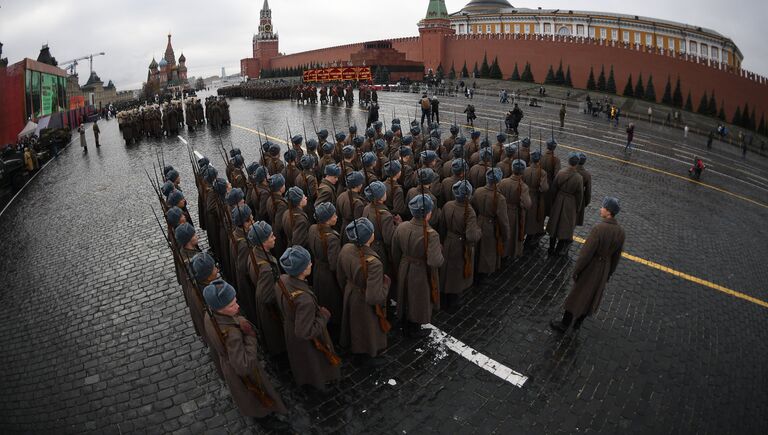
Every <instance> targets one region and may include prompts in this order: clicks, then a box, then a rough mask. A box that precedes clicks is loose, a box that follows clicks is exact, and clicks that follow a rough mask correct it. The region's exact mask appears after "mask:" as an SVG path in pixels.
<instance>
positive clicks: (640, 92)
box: [635, 73, 645, 98]
mask: <svg viewBox="0 0 768 435" xmlns="http://www.w3.org/2000/svg"><path fill="white" fill-rule="evenodd" d="M643 97H645V85H643V73H640V75H639V76H638V77H637V85H635V98H643Z"/></svg>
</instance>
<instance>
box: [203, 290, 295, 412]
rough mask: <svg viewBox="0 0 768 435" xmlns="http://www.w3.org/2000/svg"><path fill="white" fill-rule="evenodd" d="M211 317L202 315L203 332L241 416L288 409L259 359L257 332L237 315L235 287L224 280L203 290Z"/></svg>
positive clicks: (238, 307)
mask: <svg viewBox="0 0 768 435" xmlns="http://www.w3.org/2000/svg"><path fill="white" fill-rule="evenodd" d="M203 295H204V297H205V302H206V304H207V305H208V306H209V307H210V308H211V310H212V311H213V317H211V316H209V315H208V313H206V314H205V333H206V337H207V339H208V342H209V343H211V347H212V348H213V349H214V350H215V351H216V353H217V354H218V360H219V363H220V367H221V371H222V372H223V374H224V379H225V380H226V382H227V386H229V392H230V394H232V399H233V400H234V402H235V405H237V409H238V410H239V411H240V413H241V414H242V415H244V416H248V417H256V418H261V417H265V416H267V415H269V414H272V413H280V414H285V413H287V412H288V410H287V409H286V408H285V404H283V401H282V399H281V397H280V395H279V394H278V393H277V391H276V390H275V388H274V387H273V386H272V382H270V380H269V378H268V377H267V373H266V371H265V370H264V368H263V367H262V365H261V362H260V361H259V355H258V353H259V352H258V341H257V340H256V331H255V330H254V328H253V326H252V324H251V322H249V321H248V320H247V319H246V318H244V317H242V316H240V315H239V310H240V306H239V305H238V301H237V298H236V295H235V289H234V288H233V287H232V286H231V285H229V284H228V283H226V282H225V281H223V280H217V281H214V282H212V283H211V284H210V285H209V286H207V287H205V290H204V291H203Z"/></svg>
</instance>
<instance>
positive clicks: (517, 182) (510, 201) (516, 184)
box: [498, 159, 531, 258]
mask: <svg viewBox="0 0 768 435" xmlns="http://www.w3.org/2000/svg"><path fill="white" fill-rule="evenodd" d="M523 171H525V162H524V161H522V160H519V159H517V160H515V161H513V162H512V176H511V177H510V178H505V179H503V180H501V182H500V183H499V186H498V188H499V193H501V194H502V195H504V199H505V201H506V202H507V216H509V235H510V237H509V239H508V240H507V243H506V244H505V247H506V249H505V251H504V254H505V255H504V256H505V257H510V256H511V257H513V258H517V257H522V255H523V240H525V214H526V213H527V212H528V209H529V208H530V207H531V196H530V195H529V193H528V186H527V185H526V184H525V183H524V182H523V179H522V176H523Z"/></svg>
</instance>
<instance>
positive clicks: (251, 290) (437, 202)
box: [148, 90, 624, 417]
mask: <svg viewBox="0 0 768 435" xmlns="http://www.w3.org/2000/svg"><path fill="white" fill-rule="evenodd" d="M321 91H322V90H321ZM313 124H314V123H313ZM406 125H407V124H406ZM407 128H408V132H409V133H410V134H407V135H405V134H404V132H403V126H402V125H401V121H400V120H399V119H394V120H392V125H391V126H390V128H389V129H386V130H385V129H384V125H383V123H382V122H379V121H375V122H373V123H372V125H371V127H370V128H367V129H366V130H365V131H364V132H363V134H362V135H359V134H358V132H357V127H356V126H349V129H348V133H347V132H338V131H335V126H334V131H333V132H332V133H333V134H331V132H329V131H328V130H325V129H322V130H319V131H316V136H317V139H314V138H313V139H309V140H308V141H306V143H304V140H305V138H304V137H302V136H301V135H296V136H293V137H291V138H290V141H289V142H290V144H289V145H288V150H287V151H283V149H282V148H281V146H280V145H278V144H276V143H272V142H269V141H266V142H264V143H261V144H260V155H259V157H258V159H257V160H256V161H253V162H251V163H246V161H245V158H244V156H243V155H242V153H241V152H240V150H239V149H237V148H233V149H230V150H228V151H227V150H222V157H223V160H224V161H225V162H226V166H225V168H223V171H222V173H220V172H219V170H218V169H217V168H216V167H215V166H214V165H213V164H212V163H211V162H210V160H209V159H208V158H206V157H202V156H199V155H198V156H195V157H192V156H193V154H192V152H191V150H190V160H191V162H192V166H193V169H194V180H195V184H196V186H197V192H198V194H197V201H198V210H199V223H200V228H201V229H203V230H205V231H206V232H207V240H208V243H209V249H208V250H207V251H205V252H204V251H202V250H201V249H200V247H199V243H198V240H197V232H196V229H195V227H194V226H193V225H194V224H193V222H192V218H191V216H190V214H189V212H188V211H187V206H186V205H187V203H186V199H185V197H184V193H182V192H183V191H182V188H181V184H180V175H179V173H178V172H177V171H176V170H174V169H173V168H171V167H165V168H163V171H162V173H163V183H162V185H161V186H159V187H158V189H157V194H158V199H159V200H160V203H161V204H162V207H163V210H164V212H165V216H166V221H167V225H168V233H169V235H170V237H169V238H168V242H169V246H170V247H171V248H172V250H173V252H174V258H175V263H176V271H177V274H178V278H179V282H180V283H181V284H182V287H183V290H184V295H185V299H186V301H187V304H188V306H189V310H190V315H191V318H192V321H193V324H194V326H195V330H196V331H197V334H198V335H200V336H201V337H202V338H203V339H204V341H205V342H206V343H207V345H208V346H209V348H210V349H211V356H212V358H213V359H214V361H215V363H216V367H217V369H218V371H219V374H221V375H222V376H223V378H224V379H225V380H226V382H227V383H228V385H229V387H230V390H231V392H232V396H233V398H234V400H235V402H236V404H237V406H238V408H239V409H240V411H241V412H242V413H243V414H245V415H249V416H255V417H262V416H265V415H267V414H269V413H273V412H274V413H283V412H285V411H286V407H285V404H284V403H283V402H282V400H281V399H280V397H279V395H278V393H277V392H276V391H275V389H274V388H273V387H272V384H271V382H270V380H269V378H268V377H267V375H266V372H265V371H264V368H263V367H262V365H261V362H260V360H259V357H258V355H259V354H260V353H265V354H266V355H268V356H269V357H270V360H269V361H271V362H274V363H276V364H278V362H277V361H279V360H276V359H275V358H280V357H281V356H282V355H287V359H288V362H289V364H290V368H291V372H292V374H293V378H294V380H295V382H296V383H297V384H298V385H311V386H314V387H316V388H318V389H321V390H322V389H324V388H325V386H326V385H327V383H329V382H333V381H335V380H337V379H339V377H340V362H341V360H340V358H339V356H338V354H337V349H339V348H340V349H343V350H344V351H345V352H348V353H349V354H350V355H351V356H352V357H353V360H354V363H355V364H362V365H366V366H371V367H377V366H379V365H382V364H385V363H386V358H385V357H384V356H382V352H383V351H384V350H385V349H386V348H387V336H388V333H389V332H390V329H391V328H392V324H393V323H394V324H396V325H397V326H398V327H399V328H400V329H401V330H402V332H403V333H404V334H405V335H406V336H408V337H421V336H425V335H428V334H429V330H428V329H425V328H422V327H421V325H425V324H429V323H430V322H431V321H432V316H433V313H434V312H435V311H436V310H438V309H446V310H455V309H456V308H457V307H458V306H459V305H460V304H461V296H462V293H463V292H464V291H466V290H467V289H468V288H469V287H471V286H472V285H473V284H474V283H478V282H480V281H482V279H483V278H484V277H485V276H487V275H488V274H491V273H494V272H496V271H498V270H499V269H500V268H501V266H502V263H503V262H505V261H508V260H510V259H514V258H517V257H521V256H523V255H527V254H530V253H531V252H532V251H534V250H535V249H537V247H538V246H539V240H540V238H541V237H543V235H544V234H545V233H548V235H549V250H548V254H549V255H550V256H557V255H560V256H563V255H567V252H568V249H569V246H570V244H571V243H572V240H573V232H574V228H575V227H576V226H578V225H583V224H584V210H585V208H586V206H587V205H588V204H589V203H590V202H591V185H592V179H591V176H590V174H589V171H588V170H587V169H585V163H586V161H587V157H586V156H585V155H584V154H577V153H570V154H569V155H568V156H567V159H566V160H565V163H564V164H563V165H562V166H564V168H563V169H561V161H560V158H559V157H558V156H557V155H556V153H555V151H556V148H557V142H556V141H555V139H554V137H552V138H551V139H550V140H549V141H547V143H546V152H545V153H544V154H542V153H541V152H540V151H532V150H531V140H530V138H527V137H526V138H524V139H522V140H518V141H515V142H512V143H508V142H507V135H506V134H505V133H504V132H499V133H498V134H497V136H496V138H495V141H494V142H493V143H491V141H490V140H489V138H488V133H487V128H486V136H485V138H482V134H481V132H480V131H471V133H470V136H469V138H466V137H464V135H463V134H462V129H461V128H460V127H459V126H457V125H452V126H451V127H450V134H449V135H446V137H443V134H442V133H441V130H440V126H439V124H437V123H433V124H429V127H428V128H429V131H424V132H422V130H421V127H420V125H419V122H418V120H413V121H412V122H411V123H410V125H407ZM281 153H282V156H281ZM198 157H200V158H198ZM163 164H164V163H163ZM148 176H149V174H148ZM150 181H152V180H150ZM153 184H159V180H154V182H153ZM602 205H603V208H601V210H600V214H601V217H602V218H603V220H602V222H601V223H599V224H598V225H597V226H595V227H594V228H593V229H592V232H591V233H590V236H589V239H588V240H587V242H586V245H585V247H584V248H583V249H582V251H581V255H580V257H579V260H578V262H577V264H576V270H575V273H574V279H575V280H576V284H575V286H574V290H573V292H572V295H571V296H569V298H568V301H567V303H566V313H565V315H564V318H563V320H562V321H560V322H552V327H553V328H555V329H557V330H559V331H565V329H567V328H568V327H569V326H570V325H571V323H572V320H574V319H575V320H576V322H575V323H574V324H573V327H574V328H578V327H579V326H580V325H581V322H582V321H583V320H584V318H585V317H586V316H588V315H590V314H592V313H594V312H595V310H596V308H597V306H598V305H599V303H600V300H601V296H602V291H603V289H604V287H605V282H606V281H607V280H608V279H609V278H610V276H611V274H612V273H613V272H614V271H615V268H616V264H617V262H618V259H619V257H620V254H621V249H622V246H623V241H624V234H623V230H622V229H621V227H620V226H619V225H618V224H617V222H616V220H615V215H616V214H617V213H618V212H619V203H618V200H617V199H615V198H606V199H605V200H604V202H603V204H602ZM391 302H394V303H391ZM392 306H395V307H396V308H395V310H394V312H388V307H389V308H390V310H391V307H392Z"/></svg>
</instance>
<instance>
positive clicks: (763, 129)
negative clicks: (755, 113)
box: [757, 113, 765, 134]
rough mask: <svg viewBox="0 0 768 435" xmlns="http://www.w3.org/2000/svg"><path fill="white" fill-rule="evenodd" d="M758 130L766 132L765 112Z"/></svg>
mask: <svg viewBox="0 0 768 435" xmlns="http://www.w3.org/2000/svg"><path fill="white" fill-rule="evenodd" d="M757 132H758V133H760V134H765V113H763V114H762V115H760V124H758V125H757Z"/></svg>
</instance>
